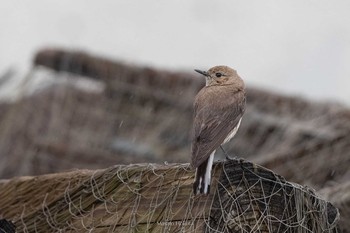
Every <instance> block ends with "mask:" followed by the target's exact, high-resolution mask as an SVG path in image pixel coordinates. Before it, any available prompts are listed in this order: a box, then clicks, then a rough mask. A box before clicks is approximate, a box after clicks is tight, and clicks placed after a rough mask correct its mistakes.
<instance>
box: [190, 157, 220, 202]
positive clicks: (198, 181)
mask: <svg viewBox="0 0 350 233" xmlns="http://www.w3.org/2000/svg"><path fill="white" fill-rule="evenodd" d="M214 153H215V151H213V153H211V155H210V156H209V158H207V160H205V161H204V162H203V163H202V164H201V165H199V166H198V168H197V169H196V178H195V181H194V183H193V193H194V194H195V195H198V194H208V193H209V191H210V180H211V168H212V166H213V160H214Z"/></svg>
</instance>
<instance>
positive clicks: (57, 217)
mask: <svg viewBox="0 0 350 233" xmlns="http://www.w3.org/2000/svg"><path fill="white" fill-rule="evenodd" d="M213 176H214V178H213V187H214V188H213V190H212V192H211V194H210V195H208V196H194V195H193V194H192V182H193V179H194V172H193V171H192V170H190V169H189V167H188V165H187V164H184V165H155V164H139V165H129V166H116V167H112V168H109V169H106V170H98V171H94V172H93V171H86V172H83V173H81V172H79V171H78V172H73V173H70V174H67V176H64V177H60V176H59V175H57V176H56V175H48V176H43V177H34V178H27V179H23V180H18V181H14V182H12V183H11V182H10V183H3V184H2V187H1V188H2V190H8V192H11V193H12V195H11V196H6V194H8V193H6V192H5V193H4V192H2V193H0V198H1V200H2V201H1V203H0V204H1V206H2V208H3V210H2V212H3V214H4V216H6V218H10V219H12V220H13V221H15V225H16V226H17V230H19V232H337V231H336V230H335V226H336V223H337V220H338V217H339V214H338V211H337V209H336V208H334V207H333V206H332V205H331V204H329V203H328V202H326V201H324V200H321V199H320V198H318V197H317V196H316V195H315V194H314V192H313V191H312V190H310V189H308V188H306V187H303V186H299V185H296V184H293V183H290V182H286V181H285V180H284V179H283V178H282V177H280V176H278V175H275V174H274V173H273V172H271V171H269V170H267V169H264V168H262V167H259V166H256V165H255V164H252V163H249V162H246V161H243V160H233V161H230V162H226V163H224V164H223V163H216V164H215V165H214V169H213ZM24 194H25V195H24ZM28 197H32V198H28ZM3 200H6V201H3Z"/></svg>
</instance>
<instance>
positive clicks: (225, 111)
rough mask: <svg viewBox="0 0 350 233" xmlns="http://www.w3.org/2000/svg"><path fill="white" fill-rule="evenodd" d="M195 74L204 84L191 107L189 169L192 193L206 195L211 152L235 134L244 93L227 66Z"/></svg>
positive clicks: (239, 80) (237, 77)
mask: <svg viewBox="0 0 350 233" xmlns="http://www.w3.org/2000/svg"><path fill="white" fill-rule="evenodd" d="M195 71H196V72H198V73H200V74H202V75H204V77H205V80H206V85H205V87H203V88H202V89H201V90H200V91H199V92H198V94H197V95H196V97H195V101H194V104H193V108H194V112H193V127H192V134H191V135H192V136H191V139H192V146H191V166H192V168H195V169H196V175H195V181H194V183H193V192H194V194H195V195H199V194H205V195H206V194H208V193H209V192H210V182H211V169H212V165H213V161H214V154H215V151H216V150H217V148H219V147H221V149H222V150H223V148H222V145H223V144H225V143H227V142H228V141H230V140H231V139H232V138H233V137H234V136H235V134H236V133H237V130H238V128H239V126H240V124H241V120H242V116H243V114H244V111H245V105H246V91H245V84H244V81H243V80H242V79H241V77H240V76H239V75H238V74H237V71H236V70H234V69H232V68H230V67H228V66H223V65H220V66H214V67H212V68H210V69H209V70H208V71H202V70H197V69H195ZM223 151H224V150H223ZM224 153H225V155H226V159H230V157H229V156H228V155H227V153H226V152H225V151H224Z"/></svg>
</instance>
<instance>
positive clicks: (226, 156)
mask: <svg viewBox="0 0 350 233" xmlns="http://www.w3.org/2000/svg"><path fill="white" fill-rule="evenodd" d="M220 148H221V150H222V151H223V152H224V154H225V158H226V159H227V160H234V159H236V157H233V158H231V157H230V156H229V155H228V154H227V153H226V151H225V150H224V148H223V147H222V146H221V145H220Z"/></svg>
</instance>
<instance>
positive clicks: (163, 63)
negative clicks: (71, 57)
mask: <svg viewBox="0 0 350 233" xmlns="http://www.w3.org/2000/svg"><path fill="white" fill-rule="evenodd" d="M349 9H350V1H347V0H338V1H330V0H312V1H311V0H285V1H276V0H264V1H261V0H251V1H247V0H240V1H227V0H217V1H210V0H201V1H200V0H181V1H180V0H177V1H156V0H148V1H130V0H124V1H121V0H103V1H96V0H95V1H86V0H75V1H70V0H60V1H53V0H36V1H19V0H3V1H2V6H1V8H0V15H1V20H0V28H1V31H0V51H1V54H0V72H4V70H5V69H6V68H8V67H16V68H17V69H19V70H20V71H21V72H22V74H24V73H25V72H26V71H27V70H28V68H29V65H30V62H31V58H32V56H33V54H34V53H35V51H37V50H38V49H39V48H42V47H45V46H58V47H65V48H73V49H83V50H86V51H88V52H91V53H92V54H96V55H100V56H106V57H110V58H114V59H119V60H125V61H128V62H131V63H135V64H140V65H151V66H155V67H160V68H170V69H175V70H176V69H185V70H189V71H190V70H192V69H194V68H201V69H206V68H209V67H211V66H213V65H219V64H225V65H229V66H232V67H233V68H235V69H237V70H238V73H239V74H240V75H241V76H242V77H243V78H244V80H246V82H247V83H248V84H250V85H255V86H260V87H263V88H265V89H271V90H274V91H276V92H280V93H287V94H292V95H302V96H306V97H308V98H312V99H322V100H325V99H328V98H330V99H331V100H336V101H340V102H346V103H347V104H349V103H350V91H348V88H349V86H350V65H349V63H350V16H349ZM0 91H1V90H0ZM3 91H4V90H3Z"/></svg>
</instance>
